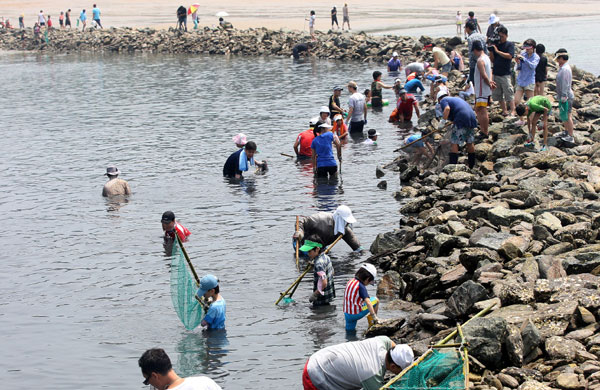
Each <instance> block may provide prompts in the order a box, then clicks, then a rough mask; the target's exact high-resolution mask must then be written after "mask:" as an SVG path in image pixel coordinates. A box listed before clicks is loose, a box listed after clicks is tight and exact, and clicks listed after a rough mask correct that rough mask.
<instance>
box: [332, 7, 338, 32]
mask: <svg viewBox="0 0 600 390" xmlns="http://www.w3.org/2000/svg"><path fill="white" fill-rule="evenodd" d="M334 23H335V26H336V29H338V30H339V28H340V25H339V24H338V20H337V8H335V5H334V6H333V8H332V9H331V29H332V30H333V24H334Z"/></svg>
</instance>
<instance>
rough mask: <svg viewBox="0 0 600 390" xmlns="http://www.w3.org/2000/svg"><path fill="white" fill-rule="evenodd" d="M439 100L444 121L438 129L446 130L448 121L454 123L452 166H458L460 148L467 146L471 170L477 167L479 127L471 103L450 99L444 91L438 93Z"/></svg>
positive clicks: (451, 149)
mask: <svg viewBox="0 0 600 390" xmlns="http://www.w3.org/2000/svg"><path fill="white" fill-rule="evenodd" d="M437 100H438V102H439V104H440V108H441V109H442V113H443V119H442V120H441V121H440V123H439V126H438V129H439V130H442V129H444V128H445V127H446V123H447V121H448V120H450V121H452V133H451V135H450V143H451V148H450V164H458V147H459V146H462V145H464V144H466V145H467V153H468V164H469V168H473V167H474V166H475V147H474V146H473V142H474V141H475V128H476V127H477V118H476V117H475V112H474V111H473V109H472V108H471V106H470V105H469V103H467V102H465V101H464V100H462V99H461V98H458V97H448V95H447V94H445V93H444V92H443V91H442V92H440V93H438V96H437Z"/></svg>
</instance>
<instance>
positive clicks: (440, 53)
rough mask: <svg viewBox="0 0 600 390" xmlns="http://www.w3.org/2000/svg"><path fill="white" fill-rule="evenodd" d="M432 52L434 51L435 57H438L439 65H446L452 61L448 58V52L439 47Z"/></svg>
mask: <svg viewBox="0 0 600 390" xmlns="http://www.w3.org/2000/svg"><path fill="white" fill-rule="evenodd" d="M431 52H432V53H433V58H437V60H438V65H439V66H444V65H446V64H447V63H448V62H450V58H448V56H447V55H446V52H445V51H444V50H442V49H440V48H439V47H434V48H433V50H431Z"/></svg>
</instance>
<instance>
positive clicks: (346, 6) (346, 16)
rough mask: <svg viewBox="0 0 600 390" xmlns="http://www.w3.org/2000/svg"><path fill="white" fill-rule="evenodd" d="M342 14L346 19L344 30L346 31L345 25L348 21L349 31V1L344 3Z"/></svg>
mask: <svg viewBox="0 0 600 390" xmlns="http://www.w3.org/2000/svg"><path fill="white" fill-rule="evenodd" d="M342 14H343V18H344V20H342V31H344V25H345V24H346V23H348V31H350V16H349V14H348V3H344V8H342Z"/></svg>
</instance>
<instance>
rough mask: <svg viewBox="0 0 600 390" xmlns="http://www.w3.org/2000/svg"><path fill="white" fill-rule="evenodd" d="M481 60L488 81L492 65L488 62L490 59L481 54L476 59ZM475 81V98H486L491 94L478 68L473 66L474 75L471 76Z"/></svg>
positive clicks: (490, 89) (490, 77)
mask: <svg viewBox="0 0 600 390" xmlns="http://www.w3.org/2000/svg"><path fill="white" fill-rule="evenodd" d="M479 59H482V60H483V65H484V68H485V73H487V76H488V79H489V80H491V79H492V64H491V62H490V57H488V56H487V55H485V54H484V53H481V57H479V58H478V60H479ZM473 79H474V81H475V83H474V84H475V97H476V98H487V97H488V96H490V95H491V94H492V88H491V87H490V86H489V85H488V84H486V83H485V81H484V80H483V77H482V74H481V73H480V72H479V67H478V66H477V65H475V75H474V76H473Z"/></svg>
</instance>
